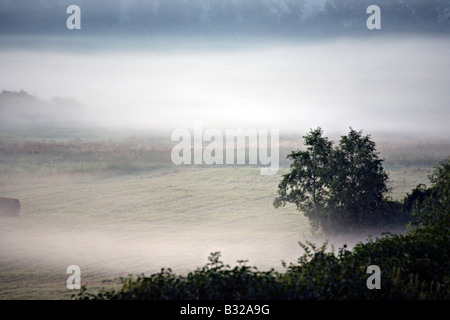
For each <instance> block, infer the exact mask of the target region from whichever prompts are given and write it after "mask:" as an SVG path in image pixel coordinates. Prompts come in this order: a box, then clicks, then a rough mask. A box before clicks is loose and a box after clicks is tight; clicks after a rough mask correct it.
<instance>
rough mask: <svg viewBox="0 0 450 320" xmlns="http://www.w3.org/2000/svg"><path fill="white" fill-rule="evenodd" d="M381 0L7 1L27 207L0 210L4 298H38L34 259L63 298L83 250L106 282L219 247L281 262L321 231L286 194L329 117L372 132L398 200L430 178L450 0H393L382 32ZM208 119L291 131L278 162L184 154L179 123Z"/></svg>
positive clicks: (0, 130)
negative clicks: (75, 20)
mask: <svg viewBox="0 0 450 320" xmlns="http://www.w3.org/2000/svg"><path fill="white" fill-rule="evenodd" d="M372 2H373V1H368V0H367V1H366V0H363V1H356V0H354V1H352V0H349V1H337V0H322V1H312V0H310V1H302V0H298V1H294V0H260V1H258V0H229V1H225V0H224V1H210V0H195V1H194V0H193V1H190V0H171V1H165V0H164V1H163V0H151V1H138V0H133V1H125V0H123V1H119V0H114V1H90V0H86V1H77V4H78V5H79V6H80V8H81V29H77V30H69V29H68V28H67V25H66V21H67V19H68V17H69V16H70V12H69V13H68V12H66V9H67V7H68V6H69V5H71V4H73V3H72V1H66V0H52V1H31V0H26V1H7V0H0V197H11V198H17V199H19V200H20V201H21V205H22V208H21V214H20V216H19V217H3V216H1V215H0V247H1V248H2V249H0V283H1V284H2V287H0V299H1V298H5V297H6V298H10V297H40V294H41V292H40V291H39V288H37V286H36V288H37V289H36V288H34V289H30V287H31V285H29V284H28V282H26V279H25V278H26V277H25V276H24V275H28V276H30V275H31V276H30V277H32V276H33V275H35V274H37V275H38V276H37V277H39V276H42V275H43V274H45V275H46V276H48V277H50V278H51V279H52V280H51V281H54V283H50V282H51V281H50V282H49V283H50V284H48V283H47V284H45V281H44V282H43V283H44V286H45V285H47V286H48V287H51V288H52V290H53V289H54V288H57V290H60V291H61V292H63V293H62V294H63V295H65V296H64V297H65V298H67V295H68V293H67V292H68V291H67V290H66V287H65V282H64V281H65V280H66V278H67V275H66V274H65V267H67V266H68V265H70V264H79V265H80V266H81V268H82V270H83V272H84V273H83V277H87V279H88V280H87V282H89V279H94V280H95V281H93V282H91V283H94V284H95V285H99V283H100V280H101V279H104V278H109V277H117V276H120V275H126V274H127V273H141V272H145V273H147V274H148V273H151V272H157V271H159V269H160V268H162V267H172V268H173V269H174V270H175V271H177V272H188V271H191V270H193V269H194V268H195V267H197V266H202V265H203V264H204V263H205V262H206V258H207V256H208V254H209V253H210V252H212V251H221V252H223V254H224V259H225V262H226V263H230V264H233V263H234V262H235V261H236V260H238V259H249V260H250V264H251V265H255V266H257V267H259V268H261V269H266V270H267V269H269V268H275V269H277V270H282V269H283V268H282V267H281V263H280V261H281V260H286V261H287V262H290V261H295V259H296V258H298V257H299V255H300V254H301V253H302V251H301V250H300V248H299V246H298V244H297V241H304V240H311V239H313V240H316V241H317V242H318V243H319V244H321V242H322V241H325V239H326V237H325V236H318V237H313V235H312V234H311V232H310V229H309V225H308V220H307V218H306V217H305V216H304V215H303V214H302V213H300V212H298V211H297V210H296V208H295V206H294V205H288V206H286V207H285V208H280V209H277V210H275V209H274V207H273V200H274V197H275V194H276V191H277V186H278V183H279V182H280V179H281V174H283V173H286V172H287V170H288V169H287V167H288V165H289V161H288V160H286V159H285V156H286V154H287V153H289V152H290V151H291V150H293V149H294V148H295V149H297V148H299V147H300V145H301V139H300V137H301V136H302V135H304V134H306V133H307V132H308V131H309V130H310V129H311V128H316V127H318V126H320V127H322V128H323V129H324V132H325V135H326V136H329V137H331V140H334V141H336V137H337V136H338V135H341V134H346V133H347V132H348V130H349V127H352V128H353V129H355V130H358V131H359V130H363V131H364V134H369V135H372V136H373V137H375V139H374V140H375V142H376V143H377V147H378V146H379V147H380V148H379V149H377V150H381V157H386V156H387V159H386V163H388V165H389V170H390V171H389V174H390V175H391V177H392V180H391V181H390V183H391V182H392V184H391V186H392V187H393V191H394V198H395V199H396V200H400V199H402V197H403V196H404V195H405V193H406V192H408V191H410V190H411V189H412V188H413V187H415V186H416V185H418V184H419V183H428V180H427V175H428V174H429V173H430V170H431V166H432V165H433V164H434V163H435V162H436V161H437V160H441V158H445V157H446V156H447V155H448V152H449V151H450V149H449V143H450V141H449V136H450V126H449V125H448V124H449V122H450V121H449V120H450V119H449V114H450V113H449V110H450V91H449V88H450V73H449V70H450V58H449V57H450V45H449V44H450V42H449V34H450V2H449V1H447V0H442V1H436V2H435V3H432V2H430V1H426V2H425V1H421V0H411V1H402V0H393V1H388V0H380V1H378V5H379V6H380V7H381V29H377V30H369V29H368V27H367V25H366V20H367V18H368V17H369V15H370V14H368V13H367V12H366V9H367V7H368V6H369V5H371V4H373V3H372ZM195 123H201V125H202V127H203V129H209V128H211V129H219V130H221V132H224V130H226V129H229V128H230V129H235V128H243V129H268V130H269V129H279V130H280V136H281V141H280V148H281V152H280V155H281V156H282V157H283V159H281V165H280V171H279V172H278V174H277V175H274V176H262V175H260V171H259V168H255V167H247V166H246V165H243V166H222V167H220V166H219V167H217V166H208V165H204V166H188V165H187V166H175V165H174V163H173V161H170V156H171V153H170V150H171V147H172V145H171V144H170V139H171V133H172V132H173V131H174V130H176V129H179V128H186V129H187V130H193V129H194V124H195ZM140 134H142V135H140ZM172 142H174V141H172ZM379 142H380V143H379ZM274 145H276V144H275V143H274ZM233 151H234V149H233ZM281 156H280V157H281ZM383 231H386V230H380V229H377V228H374V229H373V230H369V231H368V232H370V233H371V234H373V235H380V234H381V232H383ZM393 231H395V232H399V233H401V232H404V229H401V230H397V229H396V230H393ZM366 236H367V235H366V234H355V235H348V234H345V235H343V236H340V237H334V238H333V239H332V240H331V243H332V244H334V245H335V246H336V248H338V247H339V246H341V245H342V244H344V243H347V244H348V245H349V247H352V246H353V245H354V244H355V243H357V242H358V241H362V240H365V239H366ZM55 279H56V280H55ZM61 279H62V280H61ZM83 279H86V278H83ZM15 281H17V283H19V285H16V282H15ZM33 281H37V280H33ZM83 281H84V280H83ZM28 290H30V291H28ZM33 290H34V291H33ZM63 290H64V291H63ZM29 292H30V293H29ZM69 293H70V292H69ZM52 294H53V295H50V296H51V297H52V298H55V296H57V297H58V294H59V291H58V292H57V293H54V292H53V293H52ZM28 295H29V296H28Z"/></svg>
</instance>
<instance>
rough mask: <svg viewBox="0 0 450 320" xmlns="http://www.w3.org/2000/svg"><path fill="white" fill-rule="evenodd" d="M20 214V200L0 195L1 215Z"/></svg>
mask: <svg viewBox="0 0 450 320" xmlns="http://www.w3.org/2000/svg"><path fill="white" fill-rule="evenodd" d="M19 214H20V201H19V200H17V199H13V198H1V197H0V216H8V217H14V216H18V215H19Z"/></svg>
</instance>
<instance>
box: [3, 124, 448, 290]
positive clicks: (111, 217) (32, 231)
mask: <svg viewBox="0 0 450 320" xmlns="http://www.w3.org/2000/svg"><path fill="white" fill-rule="evenodd" d="M0 134H1V139H0V196H2V197H14V198H17V199H19V200H20V201H21V206H22V210H21V215H20V216H19V217H1V216H0V245H1V248H2V249H1V250H0V299H68V298H70V296H71V294H72V293H74V291H70V290H68V289H67V288H66V279H67V277H68V276H69V275H68V274H66V268H67V266H69V265H72V264H75V265H78V266H80V268H81V281H82V285H85V286H87V287H88V289H90V290H94V291H95V289H99V288H101V287H105V288H110V287H113V286H118V285H119V280H118V278H119V277H120V276H126V275H128V274H140V273H145V274H150V273H153V272H157V271H159V270H160V269H161V268H163V267H164V268H172V270H174V271H176V272H180V273H183V272H187V271H189V270H192V269H194V268H196V267H198V266H201V265H203V264H204V263H205V262H206V259H207V257H208V255H209V253H210V252H213V251H220V252H222V258H223V260H224V262H226V263H228V264H231V265H233V264H235V263H236V261H237V260H244V259H245V260H247V259H248V260H249V263H250V264H251V265H254V266H257V267H258V268H259V269H262V270H268V269H270V268H275V269H282V266H281V261H282V260H285V261H287V262H289V261H295V260H296V259H297V258H298V257H299V255H300V254H301V248H300V247H299V246H298V244H297V242H298V241H304V240H305V239H312V240H314V239H316V240H317V241H323V240H324V239H321V238H314V236H313V235H311V233H310V231H309V226H308V221H307V219H306V218H305V217H304V216H303V215H302V214H300V213H299V212H297V211H296V209H295V207H293V206H287V207H285V208H281V209H277V210H275V209H274V208H273V206H272V202H273V199H274V197H275V193H276V190H277V184H278V182H279V180H280V175H281V174H283V173H284V172H286V170H287V168H286V167H287V166H288V163H287V162H286V161H284V160H283V161H281V164H282V165H283V166H284V168H281V169H280V170H279V172H278V174H277V175H275V176H261V175H260V174H259V168H257V167H252V166H175V165H173V164H172V163H171V162H170V150H171V146H172V145H173V144H172V143H171V142H170V141H168V140H167V139H165V138H161V137H157V136H151V135H144V134H142V135H139V134H132V135H131V134H129V133H123V134H122V135H120V134H114V135H113V134H109V133H104V132H103V133H102V132H100V133H96V134H88V133H82V132H71V131H68V130H66V131H64V130H63V131H55V130H53V131H42V130H40V131H38V132H36V134H33V133H30V132H29V131H28V132H27V131H24V132H22V131H20V132H15V133H13V131H11V130H9V131H6V130H5V131H1V130H0ZM298 141H300V139H299V138H298V139H295V138H292V137H287V138H284V140H283V141H282V144H281V145H282V150H281V157H284V156H285V155H286V154H287V153H288V152H289V151H290V150H293V149H296V148H298V147H299V145H298V144H297V142H298ZM375 141H376V142H377V140H375ZM377 144H378V142H377ZM421 146H422V147H421ZM379 147H380V148H379V149H380V151H381V152H382V154H381V156H382V157H383V158H385V159H386V165H385V167H386V169H387V171H388V173H389V176H390V185H391V186H392V189H393V190H392V191H393V192H392V197H393V198H394V199H402V198H403V196H404V195H405V193H406V192H408V191H410V190H411V189H412V188H413V187H415V186H416V185H417V184H419V183H427V182H428V179H427V175H428V174H429V173H430V172H431V168H432V166H433V165H434V164H435V162H437V161H439V160H442V159H445V158H446V157H447V155H448V150H449V144H447V143H442V142H439V143H422V144H417V143H416V142H411V141H409V142H408V141H407V142H398V143H396V142H392V141H391V142H389V143H384V144H382V143H381V144H380V145H379ZM424 150H425V151H424ZM365 236H366V235H358V236H355V237H353V238H351V237H346V238H336V239H331V242H332V243H333V244H335V245H336V246H339V245H341V244H343V243H344V242H345V243H348V244H350V245H351V244H352V243H355V242H356V241H360V240H364V238H365Z"/></svg>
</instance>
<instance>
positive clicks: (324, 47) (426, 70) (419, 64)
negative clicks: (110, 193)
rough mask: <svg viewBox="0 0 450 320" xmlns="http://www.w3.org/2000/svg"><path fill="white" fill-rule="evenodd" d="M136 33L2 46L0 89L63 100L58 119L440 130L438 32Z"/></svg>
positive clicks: (443, 127)
mask: <svg viewBox="0 0 450 320" xmlns="http://www.w3.org/2000/svg"><path fill="white" fill-rule="evenodd" d="M144 41H145V43H146V46H147V47H146V48H142V43H143V42H144ZM143 42H139V43H138V44H137V45H138V46H139V49H137V50H131V49H128V48H123V47H121V46H120V43H119V41H117V40H114V41H104V42H102V40H99V42H98V46H99V47H97V48H89V47H87V48H85V47H83V48H82V50H81V48H72V50H70V49H64V48H60V49H59V50H54V49H42V48H39V49H37V50H30V49H23V48H21V49H16V48H14V49H12V48H7V49H3V50H1V51H0V58H1V59H0V68H1V69H2V77H1V78H0V87H1V88H3V89H6V90H11V91H14V90H16V91H19V90H20V89H23V90H25V91H26V92H28V93H29V94H31V95H35V97H36V98H37V99H41V100H47V101H50V100H52V99H54V97H60V98H61V97H62V98H65V99H66V100H70V99H68V97H69V98H72V100H76V101H75V102H76V103H77V104H79V105H82V107H80V106H76V105H75V106H73V108H72V110H67V111H66V112H63V113H61V112H60V113H61V114H60V115H61V117H63V118H64V115H66V118H69V119H72V120H74V119H80V118H81V119H83V120H86V121H89V122H91V123H94V124H102V125H119V126H132V127H137V126H138V127H142V128H144V129H145V128H148V129H155V128H156V129H165V130H174V129H175V128H179V127H185V128H192V126H193V123H194V121H201V122H203V124H204V125H205V126H209V127H219V128H226V127H231V128H233V127H243V128H250V127H253V128H279V129H282V130H286V131H290V130H296V131H300V132H304V131H307V130H308V129H309V128H311V127H315V126H318V125H320V126H322V127H324V128H327V130H331V131H338V132H342V131H346V130H347V128H348V127H349V126H352V127H354V128H356V129H364V130H366V132H377V131H389V132H394V133H395V132H396V133H408V134H417V135H419V134H425V135H432V136H435V137H436V136H441V135H448V133H449V131H448V130H449V129H448V126H447V124H448V120H449V119H448V105H449V102H450V97H449V94H448V84H449V83H450V75H449V73H448V72H447V70H449V68H450V59H448V57H449V56H450V46H449V45H448V42H447V41H446V40H445V39H440V38H431V39H430V38H404V39H397V38H381V39H351V38H343V39H334V40H323V41H317V42H313V41H304V42H302V41H292V42H277V41H275V40H266V41H263V42H257V43H251V42H250V43H245V42H241V41H239V42H227V41H215V40H211V41H209V42H207V41H205V40H203V41H201V40H197V42H195V40H193V41H187V40H186V39H183V43H180V44H177V42H176V39H164V40H163V39H159V38H157V39H153V38H146V39H144V40H143ZM102 43H104V44H105V46H104V47H102V46H101V44H102ZM19 100H20V99H19ZM60 100H61V99H60ZM25 102H27V101H25ZM18 103H19V104H20V101H19V102H18ZM53 103H54V101H53ZM76 108H79V110H80V112H78V111H77V109H76ZM74 110H75V112H74Z"/></svg>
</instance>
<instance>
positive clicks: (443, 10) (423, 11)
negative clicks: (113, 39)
mask: <svg viewBox="0 0 450 320" xmlns="http://www.w3.org/2000/svg"><path fill="white" fill-rule="evenodd" d="M77 4H78V5H79V6H80V7H81V12H82V21H83V28H82V29H83V32H84V33H89V32H104V31H108V32H118V33H123V32H124V33H127V32H132V33H148V34H151V35H155V34H156V35H161V34H176V35H184V34H212V35H217V34H228V35H254V34H260V35H269V36H270V35H275V34H276V35H291V36H292V35H294V36H297V35H302V34H303V35H327V36H328V35H337V34H342V33H360V32H363V33H365V34H367V32H368V30H367V28H366V19H367V18H368V15H367V13H366V9H367V7H368V6H370V5H374V4H375V5H378V6H379V7H380V8H381V12H382V16H381V18H382V29H383V32H406V31H407V32H419V33H420V32H449V31H450V0H408V1H403V0H377V1H372V0H326V1H323V2H318V3H316V2H315V1H312V0H311V1H305V0H233V1H231V0H187V1H186V0H149V1H118V0H113V1H90V0H80V1H78V2H77ZM66 7H67V3H66V2H65V1H57V0H53V1H45V2H38V3H36V1H33V0H24V1H20V2H13V3H9V4H3V5H0V30H2V33H9V32H40V31H42V32H66V31H67V30H65V28H61V25H63V26H65V19H66V18H67V17H66V15H65V9H66Z"/></svg>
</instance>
